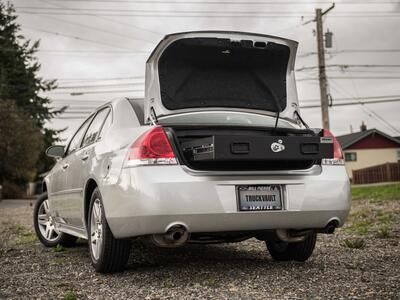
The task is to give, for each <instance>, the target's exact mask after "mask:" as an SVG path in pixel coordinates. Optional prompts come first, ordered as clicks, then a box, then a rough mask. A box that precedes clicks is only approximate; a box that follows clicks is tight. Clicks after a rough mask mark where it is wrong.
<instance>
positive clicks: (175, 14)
mask: <svg viewBox="0 0 400 300" xmlns="http://www.w3.org/2000/svg"><path fill="white" fill-rule="evenodd" d="M18 13H19V14H30V15H68V16H97V17H98V16H109V17H150V18H164V17H166V18H249V17H251V18H265V17H268V18H300V17H312V15H311V14H309V13H307V14H298V13H295V14H290V13H288V12H285V13H286V14H283V13H282V14H277V13H264V12H257V11H255V12H253V13H252V12H215V11H211V12H209V13H207V14H204V13H202V12H201V11H199V12H186V13H185V14H186V15H185V14H183V13H180V12H177V11H175V12H172V13H170V12H161V13H159V12H155V11H154V10H149V11H148V13H107V12H104V13H101V14H98V13H92V12H57V11H26V10H25V11H23V10H21V11H18ZM236 13H237V14H236ZM331 17H332V18H392V17H394V18H399V17H400V14H398V13H391V14H389V13H385V14H376V13H375V14H363V15H361V14H360V15H354V14H342V15H332V16H331ZM303 24H304V23H303Z"/></svg>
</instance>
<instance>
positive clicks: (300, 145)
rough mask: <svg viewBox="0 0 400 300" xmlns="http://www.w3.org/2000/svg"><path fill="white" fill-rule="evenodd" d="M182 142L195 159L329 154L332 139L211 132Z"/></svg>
mask: <svg viewBox="0 0 400 300" xmlns="http://www.w3.org/2000/svg"><path fill="white" fill-rule="evenodd" d="M182 146H183V148H184V151H185V152H186V153H188V152H189V153H191V157H192V159H193V160H195V161H202V160H203V161H207V160H208V161H210V160H212V161H235V160H236V161H238V160H320V159H323V158H333V140H332V139H330V138H326V137H319V136H252V135H247V136H244V135H214V136H210V137H207V138H198V139H193V140H192V141H190V142H185V143H183V144H182Z"/></svg>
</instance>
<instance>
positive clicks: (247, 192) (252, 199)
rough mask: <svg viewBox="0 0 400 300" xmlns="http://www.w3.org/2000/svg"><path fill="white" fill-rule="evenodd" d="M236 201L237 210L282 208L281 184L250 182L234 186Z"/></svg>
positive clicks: (274, 209) (276, 209)
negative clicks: (249, 183)
mask: <svg viewBox="0 0 400 300" xmlns="http://www.w3.org/2000/svg"><path fill="white" fill-rule="evenodd" d="M236 201H237V207H238V210H239V211H242V212H257V211H279V210H283V186H282V185H279V184H260V185H259V184H251V185H237V186H236Z"/></svg>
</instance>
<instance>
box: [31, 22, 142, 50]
mask: <svg viewBox="0 0 400 300" xmlns="http://www.w3.org/2000/svg"><path fill="white" fill-rule="evenodd" d="M24 28H25V29H31V30H36V31H39V32H44V33H49V34H54V35H58V36H62V37H66V38H71V39H75V40H78V41H84V42H90V43H95V44H100V45H103V46H107V47H113V48H119V49H125V50H132V51H136V50H134V49H129V48H126V47H120V46H116V45H112V44H108V43H104V42H99V41H96V40H91V39H86V38H82V37H79V36H74V35H69V34H65V33H60V32H55V31H49V30H43V29H40V28H35V27H24Z"/></svg>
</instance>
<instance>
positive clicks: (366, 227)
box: [344, 203, 395, 238]
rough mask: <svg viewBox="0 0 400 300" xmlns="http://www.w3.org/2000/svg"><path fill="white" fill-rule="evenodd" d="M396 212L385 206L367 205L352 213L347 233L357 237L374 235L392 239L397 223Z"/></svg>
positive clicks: (346, 229)
mask: <svg viewBox="0 0 400 300" xmlns="http://www.w3.org/2000/svg"><path fill="white" fill-rule="evenodd" d="M394 214H395V212H393V211H388V210H387V208H384V207H383V206H376V205H372V204H368V203H367V204H366V205H365V206H363V207H362V209H361V210H355V211H351V212H350V216H349V222H348V224H347V225H346V227H345V228H344V230H345V231H346V232H349V233H352V234H356V235H361V236H364V235H367V234H369V233H374V234H375V235H376V236H377V237H381V238H387V237H390V235H391V232H392V225H393V224H394V223H395V215H394Z"/></svg>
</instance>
